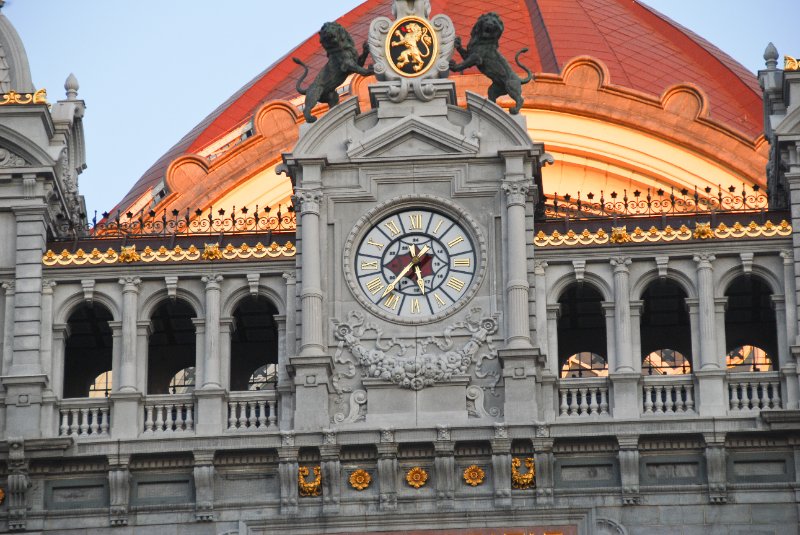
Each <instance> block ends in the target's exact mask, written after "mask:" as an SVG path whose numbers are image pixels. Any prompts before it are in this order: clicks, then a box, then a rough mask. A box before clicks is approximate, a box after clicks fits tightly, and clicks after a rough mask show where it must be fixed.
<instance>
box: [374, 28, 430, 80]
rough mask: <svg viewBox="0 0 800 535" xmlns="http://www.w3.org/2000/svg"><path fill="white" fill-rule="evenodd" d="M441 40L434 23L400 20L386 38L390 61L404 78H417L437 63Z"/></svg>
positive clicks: (387, 54) (393, 67)
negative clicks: (433, 26) (432, 24)
mask: <svg viewBox="0 0 800 535" xmlns="http://www.w3.org/2000/svg"><path fill="white" fill-rule="evenodd" d="M438 54H439V39H438V38H437V36H436V32H435V31H434V30H433V28H432V27H431V25H430V23H428V22H427V21H425V20H423V19H421V18H419V17H406V18H404V19H400V20H398V21H397V22H396V23H395V25H394V26H393V27H392V29H391V30H390V31H389V36H388V38H387V39H386V58H387V60H388V61H389V65H391V67H392V69H394V71H395V72H396V73H398V74H400V75H401V76H405V77H407V78H415V77H417V76H422V75H423V74H425V73H426V72H428V71H429V70H430V69H431V67H433V65H434V64H435V63H436V58H437V56H438Z"/></svg>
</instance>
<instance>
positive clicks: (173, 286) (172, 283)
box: [164, 276, 178, 301]
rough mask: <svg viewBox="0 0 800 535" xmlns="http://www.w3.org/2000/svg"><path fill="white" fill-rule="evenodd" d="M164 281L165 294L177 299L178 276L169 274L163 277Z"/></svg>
mask: <svg viewBox="0 0 800 535" xmlns="http://www.w3.org/2000/svg"><path fill="white" fill-rule="evenodd" d="M164 282H165V283H166V285H167V295H168V296H169V298H170V299H172V300H173V301H175V300H177V299H178V277H175V276H169V277H164Z"/></svg>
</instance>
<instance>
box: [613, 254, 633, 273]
mask: <svg viewBox="0 0 800 535" xmlns="http://www.w3.org/2000/svg"><path fill="white" fill-rule="evenodd" d="M609 262H610V263H611V265H612V266H614V273H629V270H628V266H630V265H631V264H632V263H633V261H632V260H631V258H630V257H629V256H612V257H611V259H610V260H609Z"/></svg>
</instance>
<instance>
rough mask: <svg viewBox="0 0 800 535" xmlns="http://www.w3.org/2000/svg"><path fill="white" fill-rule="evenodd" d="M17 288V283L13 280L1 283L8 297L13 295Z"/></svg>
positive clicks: (0, 286)
mask: <svg viewBox="0 0 800 535" xmlns="http://www.w3.org/2000/svg"><path fill="white" fill-rule="evenodd" d="M16 286H17V283H16V282H15V281H13V280H12V281H3V282H0V288H2V289H3V290H4V291H5V293H6V295H7V294H13V293H14V290H15V288H16Z"/></svg>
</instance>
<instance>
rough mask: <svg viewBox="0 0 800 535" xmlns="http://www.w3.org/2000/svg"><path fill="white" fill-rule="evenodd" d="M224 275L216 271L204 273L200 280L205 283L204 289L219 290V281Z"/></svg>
mask: <svg viewBox="0 0 800 535" xmlns="http://www.w3.org/2000/svg"><path fill="white" fill-rule="evenodd" d="M223 279H224V277H223V276H222V275H219V274H217V273H212V274H210V275H204V276H203V277H202V278H201V279H200V280H201V281H202V282H203V284H205V285H206V290H219V283H220V282H222V280H223Z"/></svg>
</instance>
